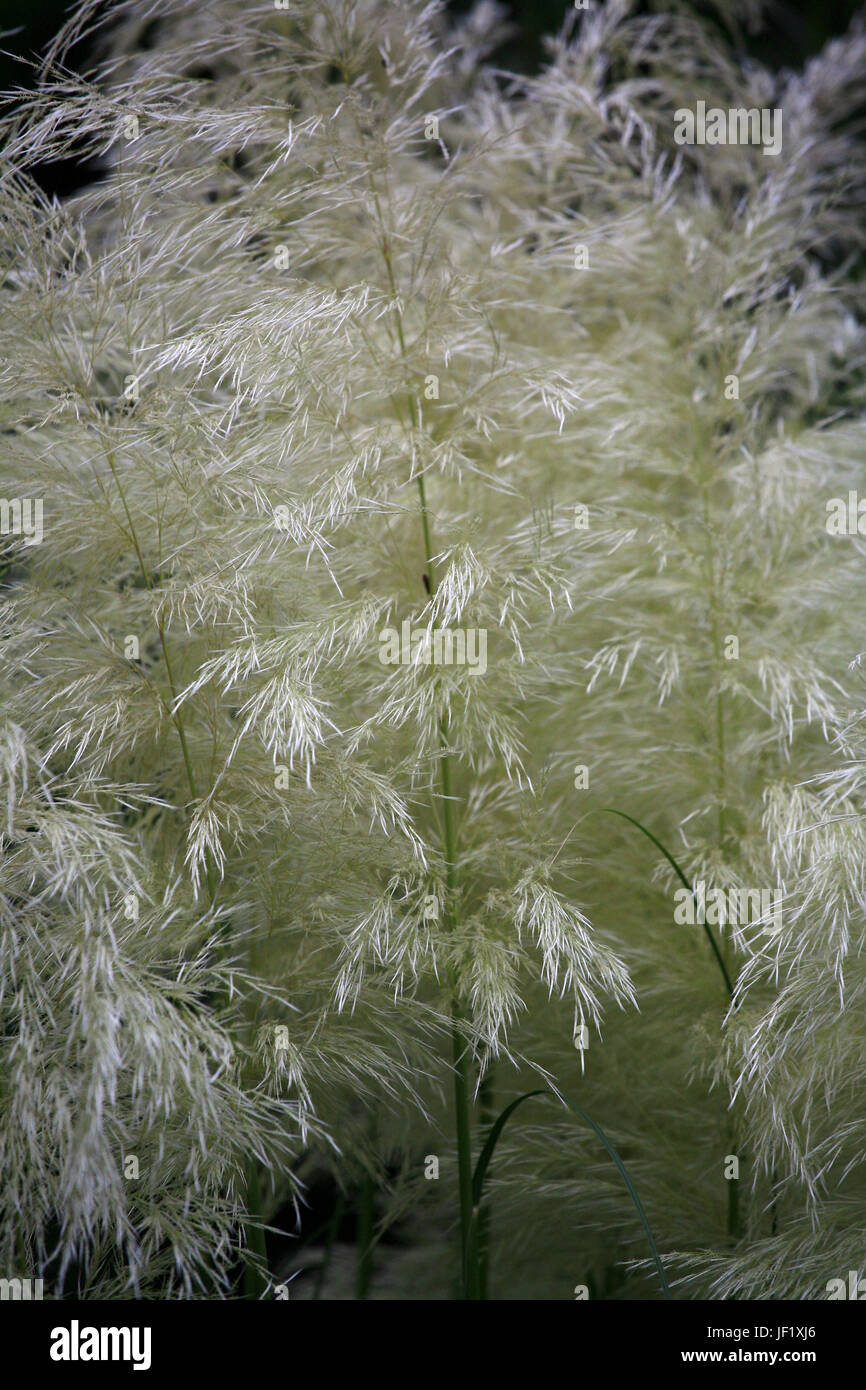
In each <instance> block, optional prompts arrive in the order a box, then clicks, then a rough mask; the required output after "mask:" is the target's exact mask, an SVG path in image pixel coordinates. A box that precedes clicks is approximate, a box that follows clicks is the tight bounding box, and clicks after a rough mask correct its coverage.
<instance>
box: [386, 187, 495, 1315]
mask: <svg viewBox="0 0 866 1390" xmlns="http://www.w3.org/2000/svg"><path fill="white" fill-rule="evenodd" d="M373 196H374V201H375V203H376V209H377V214H378V216H379V224H380V227H382V216H381V208H380V205H379V199H378V195H377V194H376V193H375V190H374V191H373ZM381 251H382V257H383V260H384V262H385V267H386V271H387V275H388V286H389V289H390V292H391V296H392V299H393V301H394V319H395V323H396V329H397V338H398V342H399V344H400V356H401V359H402V361H403V362H404V363H405V362H406V360H407V353H406V338H405V334H404V330H403V316H402V314H401V312H400V307H399V303H398V297H397V285H396V281H395V279H394V269H393V265H392V261H391V249H390V246H389V243H388V239H387V237H386V236H385V235H384V232H383V235H382V241H381ZM406 402H407V406H408V410H409V420H410V423H411V425H412V426H413V428H414V427H416V426H417V425H418V423H419V419H418V415H417V410H416V404H415V401H414V400H413V398H412V396H411V393H409V392H408V391H407V394H406ZM416 482H417V484H418V498H419V502H420V510H421V529H422V533H423V539H424V563H425V573H424V578H423V582H424V586H425V589H426V592H427V593H428V594H429V595H430V596H431V597H432V596H433V595H434V594H435V592H436V588H437V584H438V580H437V576H436V571H435V567H434V563H433V553H434V552H433V537H432V528H431V525H430V511H429V507H428V505H427V492H426V488H425V486H424V475H423V473H419V474H418V477H417V479H416ZM438 761H439V779H440V788H441V796H442V808H443V812H442V813H443V824H444V842H445V843H444V850H445V884H446V904H445V921H446V927H447V930H449V931H452V932H453V931H454V929H455V926H456V921H455V909H456V901H457V890H458V874H457V858H458V848H457V827H456V821H455V816H454V792H453V784H452V766H451V754H450V752H449V730H448V723H447V720H446V719H441V720H440V723H439V760H438ZM457 987H458V981H457V980H456V978H453V979H452V997H451V1020H452V1028H451V1045H452V1058H453V1067H454V1110H455V1127H456V1136H457V1174H458V1177H457V1182H458V1191H459V1197H460V1249H461V1252H462V1255H463V1268H464V1287H463V1292H464V1297H465V1298H467V1299H472V1300H475V1299H477V1298H478V1297H479V1270H478V1259H477V1251H473V1252H472V1257H471V1258H468V1259H467V1252H469V1247H470V1240H471V1238H472V1229H473V1227H472V1121H471V1114H472V1106H471V1098H470V1092H471V1084H470V1065H469V1055H468V1051H467V1044H466V1040H465V1038H464V1036H463V1030H462V1028H461V1022H462V1017H463V1015H462V1010H461V1007H460V1002H459V997H458V988H457Z"/></svg>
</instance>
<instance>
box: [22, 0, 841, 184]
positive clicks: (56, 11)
mask: <svg viewBox="0 0 866 1390" xmlns="http://www.w3.org/2000/svg"><path fill="white" fill-rule="evenodd" d="M195 2H196V0H187V3H195ZM602 3H604V0H593V4H594V5H598V4H602ZM686 3H687V5H688V8H690V9H691V10H692V11H693V12H695V13H697V14H704V15H707V16H709V17H712V16H713V14H714V13H715V14H716V15H717V14H718V8H716V10H715V11H714V9H713V7H712V5H711V4H709V3H707V0H693V2H692V3H689V0H686ZM718 3H719V4H721V6H722V7H723V8H724V7H725V0H718ZM472 4H473V0H450V4H449V8H450V9H451V11H452V13H454V14H455V15H462V14H465V13H466V12H467V11H469V10H471V9H472ZM74 8H75V5H74V4H72V5H70V3H69V0H0V50H2V51H0V92H5V93H11V92H13V91H14V90H15V89H18V88H20V87H22V86H23V87H27V86H30V85H32V83H33V79H34V72H33V69H32V68H31V67H30V66H28V60H32V59H34V58H38V56H39V55H40V54H41V53H42V51H43V50H44V49H45V47H46V46H47V44H48V43H50V41H51V39H52V38H53V37H54V35H55V34H56V33H57V31H58V30H59V29H60V27H61V25H62V24H63V22H64V19H65V18H66V16H67V14H68V13H69V12H70V11H71V10H73V9H74ZM649 8H650V4H649V3H642V4H641V5H640V6H639V9H640V10H644V9H646V10H648V9H649ZM655 8H656V9H659V8H664V6H663V4H660V3H658V0H657V3H656V5H655ZM863 8H864V0H795V3H792V4H789V3H775V4H771V5H770V6H769V7H768V9H767V13H766V16H765V19H764V23H763V27H762V29H761V30H760V31H759V32H754V33H750V32H748V31H738V33H737V38H736V45H737V47H738V48H740V50H741V51H742V52H744V53H746V54H748V55H750V56H751V57H753V58H756V59H758V60H759V61H760V62H762V63H764V64H766V65H767V66H768V67H770V68H782V67H800V66H802V64H803V63H804V62H805V61H806V60H807V59H808V58H809V57H810V56H811V55H812V54H814V53H817V52H818V50H819V49H820V48H821V47H822V46H823V45H824V43H826V41H827V40H828V39H829V38H831V37H832V36H833V35H835V34H842V33H844V32H845V30H846V29H847V28H848V25H849V23H850V21H851V19H852V18H853V16H854V15H855V13H856V12H857V11H858V10H860V9H863ZM505 9H506V11H507V12H508V15H509V16H510V19H511V22H512V24H513V25H514V32H513V34H512V35H511V37H510V38H509V39H508V40H507V41H506V42H505V43H503V44H501V45H500V47H499V48H498V49H497V50H496V52H495V54H494V55H493V61H494V62H495V63H497V64H498V65H499V66H501V67H504V68H508V69H511V70H513V71H522V72H526V71H533V70H535V69H537V68H538V67H539V65H540V64H541V63H542V62H543V59H544V37H545V35H546V34H552V33H555V32H556V30H557V29H558V28H559V26H560V24H561V23H562V20H563V18H564V16H565V15H566V13H567V12H568V11H569V10H570V9H571V0H510V3H508V0H506V3H505ZM89 59H90V54H89V52H88V50H87V48H86V47H79V48H78V49H76V50H73V52H72V53H71V54H70V57H69V63H70V65H71V66H73V67H76V68H78V69H79V70H81V69H86V68H87V67H88V65H89ZM864 85H866V73H864ZM29 172H30V173H31V175H32V176H33V177H35V178H36V180H37V181H38V183H39V184H41V186H42V187H43V189H44V190H45V192H46V193H48V194H49V195H54V194H56V195H58V196H59V197H63V196H64V195H66V194H69V193H72V192H74V190H75V189H76V188H79V187H80V186H81V185H82V184H85V183H88V182H90V181H91V180H92V179H94V178H98V177H99V170H98V168H96V167H94V166H90V165H88V164H86V163H82V162H81V161H79V160H76V159H74V158H71V159H67V160H64V161H62V162H60V163H54V164H51V165H40V166H38V167H36V168H31V169H30V171H29Z"/></svg>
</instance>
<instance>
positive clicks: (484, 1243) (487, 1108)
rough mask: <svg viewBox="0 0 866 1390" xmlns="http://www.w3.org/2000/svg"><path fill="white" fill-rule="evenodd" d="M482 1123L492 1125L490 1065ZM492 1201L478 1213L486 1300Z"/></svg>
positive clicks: (481, 1293) (480, 1264)
mask: <svg viewBox="0 0 866 1390" xmlns="http://www.w3.org/2000/svg"><path fill="white" fill-rule="evenodd" d="M478 1099H479V1109H480V1112H481V1123H482V1125H492V1123H493V1118H494V1116H493V1111H494V1095H493V1072H492V1070H491V1069H490V1068H489V1067H488V1070H487V1071H486V1072H485V1074H484V1080H483V1081H482V1083H481V1086H480V1088H479V1093H478ZM490 1215H491V1213H490V1201H489V1200H487V1201H485V1202H484V1204H483V1206H482V1207H481V1210H480V1211H479V1213H478V1218H477V1220H478V1297H479V1298H480V1299H482V1300H484V1301H486V1300H487V1298H488V1296H489V1289H490Z"/></svg>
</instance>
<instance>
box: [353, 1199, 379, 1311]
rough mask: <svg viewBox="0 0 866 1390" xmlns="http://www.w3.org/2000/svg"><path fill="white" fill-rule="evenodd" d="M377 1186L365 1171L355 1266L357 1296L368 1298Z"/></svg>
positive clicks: (356, 1239) (358, 1215)
mask: <svg viewBox="0 0 866 1390" xmlns="http://www.w3.org/2000/svg"><path fill="white" fill-rule="evenodd" d="M374 1199H375V1188H374V1186H373V1178H372V1175H371V1174H370V1173H367V1172H365V1173H364V1176H363V1178H362V1179H361V1187H360V1191H359V1193H358V1209H357V1217H358V1228H357V1234H356V1238H355V1245H356V1250H357V1261H358V1262H357V1265H356V1268H355V1297H356V1298H366V1297H367V1294H368V1292H369V1289H370V1276H371V1275H372V1272H373V1221H374V1217H375V1202H374Z"/></svg>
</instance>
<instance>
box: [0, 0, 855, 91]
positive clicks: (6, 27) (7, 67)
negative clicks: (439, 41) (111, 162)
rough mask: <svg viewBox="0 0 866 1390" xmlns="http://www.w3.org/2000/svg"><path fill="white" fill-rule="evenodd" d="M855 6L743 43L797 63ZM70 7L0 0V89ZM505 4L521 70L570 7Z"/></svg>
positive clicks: (825, 5) (797, 13)
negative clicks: (0, 52)
mask: <svg viewBox="0 0 866 1390" xmlns="http://www.w3.org/2000/svg"><path fill="white" fill-rule="evenodd" d="M194 2H195V0H187V3H194ZM723 2H724V0H722V3H723ZM594 3H595V4H600V3H602V0H594ZM861 7H862V3H861V0H795V3H777V4H775V5H771V6H770V7H769V10H768V17H767V21H766V24H765V28H764V31H763V32H762V33H760V34H745V35H744V42H743V47H744V48H745V50H746V51H747V52H749V53H750V54H752V55H753V56H754V57H755V58H758V59H759V60H760V61H761V62H764V63H766V64H768V66H770V67H786V66H800V64H801V63H802V62H803V61H804V60H805V59H806V58H808V57H809V56H810V55H811V54H813V53H815V52H817V50H818V49H819V48H820V47H821V46H822V44H824V43H825V42H826V40H827V39H828V38H830V37H831V36H832V35H833V34H841V33H844V31H845V29H847V27H848V24H849V22H850V20H851V18H852V16H853V15H854V14H855V13H856V11H857V10H858V9H859V8H861ZM71 8H74V6H70V5H69V4H68V0H0V31H2V32H3V36H4V37H3V39H2V46H3V47H4V48H5V49H6V50H7V53H6V54H4V55H2V56H0V89H2V90H3V91H8V90H9V89H10V88H12V87H14V86H17V85H19V84H21V83H23V82H27V81H28V73H27V71H26V69H25V68H24V67H23V66H22V64H21V63H20V62H16V60H15V58H16V56H18V55H20V56H24V57H29V56H33V55H34V54H38V53H39V52H40V51H41V50H42V49H43V48H44V47H45V45H46V44H47V43H48V42H49V41H50V40H51V39H52V38H53V37H54V35H55V34H56V33H57V30H58V29H59V28H60V26H61V24H62V23H63V21H64V18H65V17H66V15H67V13H68V12H69V11H70V9H71ZM449 8H450V9H451V10H452V11H453V13H455V14H464V13H466V11H468V10H470V9H471V8H472V0H451V4H450V5H449ZM505 8H506V9H507V11H508V12H509V14H510V15H511V18H512V21H513V23H514V24H515V25H516V26H518V32H517V33H516V34H515V35H514V37H513V38H511V39H510V40H509V41H508V42H507V43H506V44H503V45H502V47H501V48H500V49H499V50H498V52H497V54H496V59H497V61H498V62H500V63H502V64H503V65H504V66H505V67H509V68H514V69H519V70H522V71H526V70H527V69H532V68H535V67H537V66H538V64H539V63H540V61H541V59H542V54H543V49H542V40H543V37H544V35H545V34H549V33H553V32H555V31H556V29H558V27H559V25H560V23H561V22H562V19H563V16H564V15H565V14H566V12H567V10H569V9H570V8H571V4H570V0H510V3H506V5H505ZM641 8H643V6H642V7H641ZM647 8H648V6H647ZM690 8H691V9H693V10H694V11H695V12H696V13H707V14H711V13H712V9H711V7H710V6H708V5H705V4H702V3H701V0H695V3H694V4H692V5H691V6H690ZM13 30H14V31H15V32H10V31H13ZM10 55H11V56H10ZM78 61H79V63H82V62H84V63H86V54H80V55H78ZM864 77H866V74H864Z"/></svg>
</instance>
